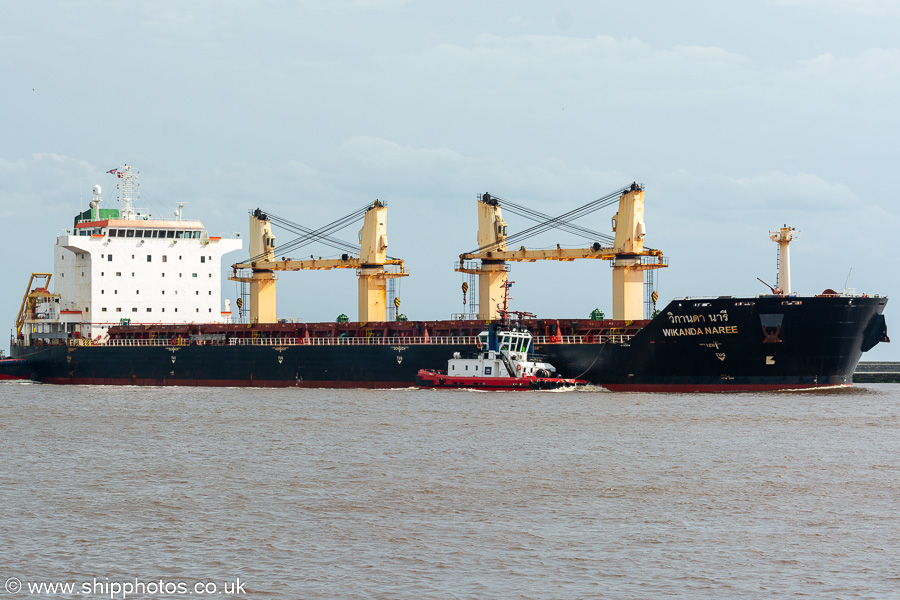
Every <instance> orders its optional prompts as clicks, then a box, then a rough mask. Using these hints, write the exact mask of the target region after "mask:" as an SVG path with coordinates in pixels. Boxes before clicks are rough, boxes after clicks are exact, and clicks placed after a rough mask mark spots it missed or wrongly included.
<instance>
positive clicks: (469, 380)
mask: <svg viewBox="0 0 900 600" xmlns="http://www.w3.org/2000/svg"><path fill="white" fill-rule="evenodd" d="M587 384H588V382H587V381H585V380H583V379H563V378H561V377H546V378H542V377H529V376H523V377H466V376H457V375H447V373H446V372H444V371H435V370H433V369H419V372H418V373H417V374H416V385H417V386H418V387H421V388H450V389H473V390H491V391H506V392H513V391H528V390H555V389H560V388H574V387H579V386H584V385H587Z"/></svg>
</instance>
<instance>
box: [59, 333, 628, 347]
mask: <svg viewBox="0 0 900 600" xmlns="http://www.w3.org/2000/svg"><path fill="white" fill-rule="evenodd" d="M632 337H634V336H632V335H624V334H620V335H536V336H534V343H535V344H538V345H544V344H547V345H553V344H568V345H571V344H623V343H625V342H627V341H629V340H630V339H631V338H632ZM477 342H478V338H477V337H476V336H407V337H381V336H371V337H350V336H347V337H334V338H330V337H313V338H308V339H307V338H302V337H299V338H298V337H268V338H264V337H258V338H230V339H228V340H227V341H223V342H220V341H215V340H213V341H210V340H192V339H190V338H173V339H152V340H151V339H136V340H134V339H118V340H106V341H105V342H92V341H91V340H90V339H81V340H69V343H70V344H71V345H100V346H127V347H136V346H192V345H210V346H216V345H223V344H227V345H229V346H421V345H437V346H448V345H452V346H475V344H476V343H477Z"/></svg>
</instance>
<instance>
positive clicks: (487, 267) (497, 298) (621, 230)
mask: <svg viewBox="0 0 900 600" xmlns="http://www.w3.org/2000/svg"><path fill="white" fill-rule="evenodd" d="M619 193H620V194H621V195H620V196H619V199H618V200H619V210H618V212H617V213H616V215H615V216H614V217H613V218H612V230H613V232H615V238H614V240H613V241H612V246H610V247H604V246H603V245H601V244H600V243H599V242H595V243H594V244H592V245H591V246H590V247H588V248H561V247H560V246H559V245H557V246H556V248H552V249H549V250H528V249H526V248H525V246H522V247H521V248H519V249H518V250H509V249H508V248H507V237H508V226H507V224H506V222H505V221H504V220H503V215H502V212H501V209H500V202H499V201H498V200H497V199H496V198H494V197H492V196H491V195H490V194H484V195H483V196H481V198H480V199H479V201H478V250H475V251H473V252H466V253H463V254H460V255H459V259H460V266H459V267H458V268H457V269H456V271H458V272H461V273H474V274H476V275H478V319H481V320H496V319H498V318H499V317H500V313H499V308H498V306H499V305H500V304H501V303H502V301H503V293H504V286H505V285H506V282H507V280H508V271H509V268H508V266H507V264H506V263H508V262H535V261H538V260H560V261H571V260H575V259H580V258H593V259H601V260H612V261H615V262H614V263H613V315H612V318H613V319H617V320H632V321H633V320H639V319H642V318H643V304H644V285H643V283H644V282H643V272H644V271H646V270H648V269H659V268H662V267H667V266H668V265H667V264H666V262H665V259H664V257H663V255H662V252H661V251H659V250H652V249H649V248H648V249H645V248H644V234H645V225H644V189H643V187H642V186H639V185H638V184H636V183H634V184H632V185H631V186H629V187H627V188H623V189H621V190H618V191H617V192H614V194H619ZM609 197H610V198H612V197H614V196H613V195H610V196H609ZM601 200H603V199H601ZM597 202H599V201H597ZM574 214H577V210H576V211H572V212H571V213H567V214H566V215H561V216H559V217H556V218H553V219H549V220H548V221H545V222H544V223H543V224H541V225H539V226H536V228H539V229H541V230H542V231H543V230H547V229H550V228H553V227H560V226H562V225H567V224H568V220H569V219H570V218H571V216H572V215H574ZM533 229H534V228H533ZM510 237H511V236H510ZM474 260H478V261H480V264H479V265H477V266H475V265H472V264H471V263H469V264H467V263H466V261H474Z"/></svg>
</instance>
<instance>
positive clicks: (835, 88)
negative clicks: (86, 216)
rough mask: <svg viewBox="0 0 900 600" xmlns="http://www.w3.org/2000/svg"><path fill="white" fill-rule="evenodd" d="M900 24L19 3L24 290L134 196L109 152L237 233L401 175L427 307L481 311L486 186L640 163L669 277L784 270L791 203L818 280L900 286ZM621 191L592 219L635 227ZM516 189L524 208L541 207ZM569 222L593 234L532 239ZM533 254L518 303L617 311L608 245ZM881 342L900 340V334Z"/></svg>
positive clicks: (853, 10) (405, 218)
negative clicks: (775, 235) (58, 247)
mask: <svg viewBox="0 0 900 600" xmlns="http://www.w3.org/2000/svg"><path fill="white" fill-rule="evenodd" d="M898 32H900V3H898V2H896V1H895V0H757V1H753V2H751V1H740V0H736V1H732V2H725V1H720V0H715V1H713V0H709V1H704V0H683V1H682V2H668V1H662V0H659V1H654V2H650V1H641V0H634V1H632V2H628V3H623V2H619V1H616V2H612V1H605V0H594V1H587V0H583V1H568V0H557V1H555V2H552V3H551V2H534V1H522V0H516V1H500V2H485V1H484V0H481V1H478V2H472V1H468V0H457V1H455V2H442V3H438V2H424V1H413V0H407V1H405V0H371V1H367V0H331V1H327V2H326V1H322V2H320V1H316V0H306V1H302V0H301V1H292V0H281V1H257V2H250V1H240V0H216V1H189V2H185V1H184V0H180V1H177V2H176V1H159V2H111V1H105V0H93V1H90V0H67V1H66V2H58V1H57V2H43V1H34V0H32V1H29V2H17V3H5V4H4V8H3V18H2V19H0V64H2V75H3V78H2V90H3V94H2V96H0V119H2V130H0V140H2V142H0V150H2V152H0V217H2V219H0V221H2V223H0V227H2V239H3V245H4V248H5V249H6V255H7V257H8V258H9V259H10V260H8V261H7V269H8V272H7V277H6V281H7V284H6V285H4V286H2V289H0V314H3V315H5V318H6V319H7V322H8V323H9V325H10V327H11V328H13V327H14V320H15V315H16V312H17V311H18V308H19V304H20V303H21V300H22V294H23V293H24V291H25V285H26V283H27V280H28V276H29V274H30V273H31V272H34V271H47V270H52V268H53V259H52V256H53V254H52V246H53V243H54V241H55V236H56V235H57V233H58V232H60V231H61V230H64V229H65V228H67V227H71V225H72V220H73V217H74V216H75V215H76V213H78V212H79V211H80V210H81V209H82V208H86V207H87V202H88V201H89V196H90V190H91V187H92V186H93V185H94V184H98V183H99V184H101V185H102V186H103V187H104V192H105V193H104V197H105V202H106V204H105V206H107V207H115V206H116V202H115V193H114V187H115V179H114V177H112V176H110V175H106V174H105V172H106V171H108V170H109V169H112V168H114V167H118V166H121V165H122V164H126V163H127V164H130V165H134V166H135V168H137V169H138V170H139V171H140V172H141V184H142V192H143V197H142V200H143V202H142V204H143V205H144V206H146V207H148V208H149V209H150V211H151V213H153V214H154V216H166V215H167V214H172V213H173V212H174V210H175V207H176V202H186V203H187V205H186V207H185V210H184V215H185V218H198V219H201V220H202V221H203V222H204V223H205V225H206V226H207V228H208V229H209V230H210V231H211V232H212V233H213V234H218V233H227V232H241V233H242V235H244V236H245V235H246V231H247V211H248V210H249V209H253V208H256V207H260V208H262V209H263V210H266V211H269V212H272V213H275V214H278V215H280V216H284V217H286V218H288V219H290V220H292V221H295V222H298V223H301V224H303V225H306V226H309V227H318V226H321V225H324V224H326V223H328V222H330V221H333V220H335V219H337V218H339V217H341V216H344V215H346V214H348V213H350V212H352V211H354V210H355V209H357V208H359V207H361V206H363V205H364V204H366V203H369V202H372V201H374V200H375V199H376V198H379V199H381V200H383V201H385V202H387V204H388V230H389V240H390V247H389V250H388V252H389V254H390V255H392V256H397V257H400V258H403V259H405V261H406V265H407V269H408V270H409V271H410V272H411V274H412V275H411V276H410V277H408V278H406V279H405V280H403V281H402V283H401V286H400V297H401V299H402V307H401V311H402V312H403V313H405V314H407V315H408V316H409V318H411V319H442V318H448V317H449V316H450V314H451V313H456V312H461V311H462V308H463V307H462V304H461V299H462V292H461V291H460V284H461V283H462V281H463V278H462V275H460V274H459V273H455V272H454V271H453V265H454V262H455V261H456V260H458V255H459V254H460V253H461V252H464V251H469V250H472V249H473V248H474V247H475V246H476V244H475V233H476V197H477V196H478V195H479V194H480V193H483V192H490V193H492V194H495V195H498V196H500V197H502V198H507V199H509V200H512V201H514V202H516V203H517V204H523V205H526V206H528V207H530V208H533V209H535V210H538V211H540V212H543V213H547V214H553V215H556V214H561V213H564V212H567V211H568V210H571V209H573V208H575V207H578V206H581V205H582V204H585V203H587V202H589V201H591V200H594V199H596V198H599V197H601V196H603V195H605V194H607V193H608V192H610V191H612V190H615V189H617V188H620V187H622V186H624V185H627V184H629V183H631V182H632V181H638V182H640V183H643V184H644V185H645V186H646V221H647V240H646V243H647V245H649V246H651V247H654V248H660V249H662V250H663V252H664V253H665V254H666V256H667V257H668V258H669V263H670V267H669V268H668V269H665V270H663V271H661V272H659V276H658V285H657V288H658V291H659V294H660V303H661V304H664V303H665V302H667V301H668V300H670V299H672V298H674V297H683V296H710V295H755V294H758V293H761V292H765V291H766V288H765V287H764V286H762V284H760V283H759V282H758V281H757V279H756V278H757V277H761V278H762V279H764V280H766V281H768V282H769V283H773V284H774V280H775V269H776V263H775V257H776V251H777V248H776V246H775V244H773V243H772V242H770V241H769V240H768V232H769V230H771V229H775V228H777V227H780V226H781V225H783V224H788V225H792V226H794V227H796V228H797V229H798V230H800V231H801V234H800V238H799V240H798V241H797V242H796V243H795V244H794V245H792V269H793V277H792V280H793V281H792V282H793V287H794V290H795V291H799V292H802V293H818V292H821V291H822V290H824V289H826V288H833V289H835V290H841V289H843V288H844V287H845V286H847V287H850V288H855V289H856V290H857V291H858V292H859V293H868V294H883V295H889V296H897V297H898V298H897V301H900V293H898V292H900V283H898V277H897V273H898V252H897V246H896V239H897V232H898V231H900V222H898V221H900V219H898V200H897V196H898V194H897V188H898V182H895V181H893V180H892V179H891V177H892V176H893V175H894V174H896V172H897V169H896V163H897V160H898V152H897V140H898V139H900V126H898V125H900V123H898V120H900V116H898V114H900V113H898V108H897V107H898V106H900V40H898V35H900V34H898ZM613 213H614V210H613V209H611V208H610V209H606V210H605V211H601V212H598V213H594V214H593V215H591V216H589V217H586V218H585V219H583V220H582V221H580V222H579V224H581V225H583V226H585V227H589V228H591V229H595V230H599V231H602V232H609V230H610V218H611V217H612V214H613ZM505 216H506V220H507V221H508V222H509V225H510V233H514V232H516V231H520V230H522V229H525V228H526V227H529V226H530V225H531V224H532V223H531V222H529V221H524V220H522V219H520V218H518V217H515V216H513V215H511V214H506V215H505ZM360 226H361V223H359V224H356V225H354V226H352V227H350V228H348V229H346V230H344V231H342V232H340V234H338V237H340V238H342V239H346V240H348V241H355V240H356V232H357V230H358V229H359V227H360ZM275 233H276V234H277V235H278V236H279V242H286V241H289V240H290V239H293V237H294V236H293V235H291V234H290V233H288V232H286V231H281V230H276V231H275ZM557 243H560V244H562V245H563V246H578V245H582V244H584V243H585V240H582V239H580V238H577V237H573V236H572V235H571V234H563V233H548V234H544V235H543V236H541V237H540V238H533V239H531V240H529V241H528V245H529V247H535V248H537V247H546V246H555V245H556V244H557ZM335 252H336V251H334V250H332V249H329V248H327V247H315V248H310V249H309V251H308V253H307V254H315V255H316V256H330V255H333V254H334V253H335ZM245 257H246V253H234V254H231V255H228V256H226V260H225V264H226V265H230V264H231V263H232V262H238V261H239V260H241V259H243V258H245ZM299 257H300V256H295V258H299ZM848 276H849V277H848ZM511 279H513V280H514V281H515V282H516V284H515V286H514V287H513V290H512V295H513V297H514V308H516V309H519V310H528V311H531V312H534V313H536V314H537V315H538V316H539V317H577V318H586V317H587V316H588V315H589V314H590V312H591V310H592V309H594V308H601V309H603V310H604V311H605V312H606V313H607V315H609V314H610V313H611V291H610V284H611V271H610V269H609V264H608V263H606V262H604V261H580V262H576V263H558V264H557V263H537V264H514V265H513V266H512V274H511ZM236 294H237V290H236V287H235V284H234V283H232V282H224V283H223V296H224V297H230V298H235V297H236ZM356 302H357V301H356V281H355V277H354V276H353V271H344V270H342V271H334V272H323V273H311V272H310V273H286V274H282V275H281V277H280V279H279V295H278V303H279V305H278V313H279V316H280V317H284V318H297V319H302V320H309V321H330V320H333V319H334V318H335V317H336V316H337V314H339V313H342V312H343V313H347V314H348V315H350V316H351V318H356V310H357V309H356ZM895 302H896V301H895ZM897 310H898V306H895V305H889V306H888V309H887V312H886V314H887V318H888V325H889V330H890V331H893V332H894V333H895V334H896V335H895V337H900V320H897V319H894V318H893V314H894V313H895V312H896V311H897ZM898 314H900V313H898ZM895 324H898V325H895ZM864 358H865V359H867V360H877V359H883V360H900V344H897V343H895V344H893V345H890V344H882V345H880V346H878V347H877V348H876V349H875V350H874V351H872V352H870V353H869V354H867V355H866V356H865V357H864Z"/></svg>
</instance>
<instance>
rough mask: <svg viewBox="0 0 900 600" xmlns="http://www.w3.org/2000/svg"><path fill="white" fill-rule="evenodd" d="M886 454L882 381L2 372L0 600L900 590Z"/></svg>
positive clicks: (893, 475) (889, 454)
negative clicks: (534, 387)
mask: <svg viewBox="0 0 900 600" xmlns="http://www.w3.org/2000/svg"><path fill="white" fill-rule="evenodd" d="M898 460H900V385H892V384H871V385H859V386H856V387H855V388H853V389H850V390H834V391H820V392H803V393H765V394H690V395H688V394H685V395H682V394H636V393H629V394H625V393H610V392H604V391H598V390H594V391H583V390H579V391H572V392H524V393H517V392H508V393H498V392H494V393H490V392H487V393H486V392H469V391H459V390H457V391H422V390H412V389H410V390H407V389H403V390H387V391H369V390H365V391H364V390H306V389H304V390H246V389H219V388H127V387H94V386H85V387H77V386H51V385H39V384H23V383H3V384H0V600H2V599H3V598H43V597H46V598H188V597H192V598H198V597H199V598H203V597H213V596H216V597H219V598H229V597H234V598H279V599H281V598H285V599H294V598H297V599H299V598H303V599H310V598H360V599H363V598H365V599H370V598H385V599H392V598H496V599H504V600H505V599H527V598H660V597H683V598H759V597H794V596H806V597H811V598H897V597H900V559H898V557H900V510H898V509H900V467H898ZM4 585H5V587H4ZM41 585H44V586H50V585H60V586H61V585H70V586H71V587H70V588H68V589H66V588H62V587H57V588H53V590H52V591H50V592H48V589H50V588H47V587H37V586H41ZM197 586H199V587H197Z"/></svg>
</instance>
